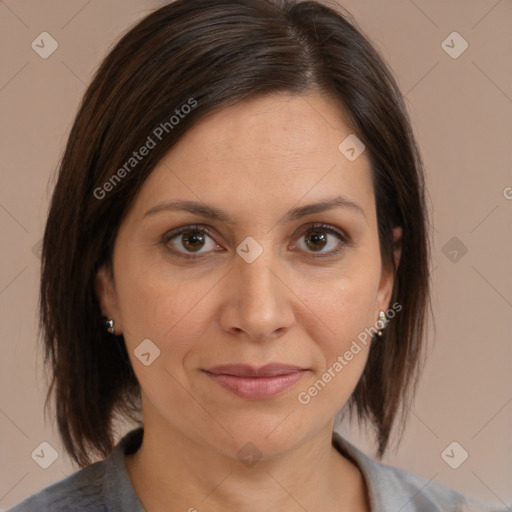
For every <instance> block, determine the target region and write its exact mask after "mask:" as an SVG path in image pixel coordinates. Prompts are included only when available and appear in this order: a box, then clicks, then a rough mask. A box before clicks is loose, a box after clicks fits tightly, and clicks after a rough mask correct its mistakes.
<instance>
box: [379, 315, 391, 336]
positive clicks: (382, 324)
mask: <svg viewBox="0 0 512 512" xmlns="http://www.w3.org/2000/svg"><path fill="white" fill-rule="evenodd" d="M388 322H389V320H388V319H387V318H386V313H384V311H380V312H379V319H378V320H377V324H379V327H380V329H379V330H378V331H377V336H382V329H384V328H385V327H386V325H388Z"/></svg>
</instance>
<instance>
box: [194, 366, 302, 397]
mask: <svg viewBox="0 0 512 512" xmlns="http://www.w3.org/2000/svg"><path fill="white" fill-rule="evenodd" d="M203 371H204V372H205V373H206V375H208V376H209V377H210V378H211V379H213V380H214V381H216V382H217V383H218V384H220V385H221V386H223V387H224V388H226V389H228V390H230V391H232V392H233V393H235V394H236V395H238V396H241V397H244V398H271V397H273V396H275V395H277V394H279V393H281V392H283V391H285V390H286V389H289V388H290V387H292V386H293V385H294V384H295V383H296V382H297V381H298V380H299V379H300V378H301V377H302V375H303V374H304V373H305V372H306V371H307V370H305V369H303V368H301V367H299V366H291V365H286V364H280V363H270V364H267V365H265V366H262V367H260V368H254V367H252V366H249V365H244V364H229V365H221V366H215V367H213V368H209V369H208V370H203Z"/></svg>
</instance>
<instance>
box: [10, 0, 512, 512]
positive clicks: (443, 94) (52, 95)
mask: <svg viewBox="0 0 512 512" xmlns="http://www.w3.org/2000/svg"><path fill="white" fill-rule="evenodd" d="M164 3H165V2H161V1H160V2H157V1H151V0H143V1H140V0H139V1H135V0H122V1H121V0H107V1H101V2H100V1H89V2H87V1H77V0H73V1H67V2H58V1H55V0H47V1H35V0H32V1H26V0H18V1H14V0H6V1H5V2H2V3H0V40H1V45H0V56H1V62H2V67H1V70H0V115H1V120H2V121H1V126H0V130H1V132H0V150H1V153H0V154H1V159H0V240H1V253H0V315H1V324H0V329H1V331H0V333H1V334H0V335H1V348H2V351H1V353H2V357H1V358H0V439H1V443H0V460H1V461H2V462H1V463H0V508H3V509H7V508H9V507H10V506H12V505H14V504H15V503H17V502H19V501H21V500H22V499H23V498H25V497H27V496H29V495H31V494H33V493H35V492H37V491H38V490H40V489H42V488H43V487H45V486H47V485H50V484H51V483H53V482H57V481H58V480H61V479H62V478H64V477H65V476H66V475H68V474H71V473H72V472H74V471H75V470H76V469H75V468H74V467H73V466H72V465H71V463H70V461H69V459H67V458H66V456H65V455H64V452H63V449H62V445H61V443H60V440H59V438H58V436H57V433H56V429H55V428H54V425H53V424H47V423H45V421H44V416H43V401H44V397H45V392H46V388H45V384H44V382H45V381H44V379H43V373H42V364H41V363H42V358H41V351H40V349H39V348H38V342H37V336H36V334H37V317H36V314H37V301H38V295H37V294H38V286H39V264H40V260H39V257H38V254H37V249H38V242H39V241H40V240H41V237H42V233H43V229H44V223H45V218H46V212H47V207H48V202H49V198H50V194H51V191H52V188H53V181H52V180H53V177H54V172H55V169H56V167H57V165H58V160H59V157H60V155H61V153H62V151H63V148H64V145H65V142H66V138H67V135H68V133H69V130H70V127H71V124H72V122H73V119H74V115H75V113H76V110H77V107H78V104H79V101H80V100H81V97H82V95H83V93H84V91H85V88H86V86H87V84H88V83H89V81H90V79H91V76H92V73H93V72H94V71H95V70H96V68H97V66H98V64H99V63H100V61H101V59H102V57H103V56H104V55H105V54H106V52H107V51H108V49H109V48H110V47H111V45H112V44H113V43H114V42H115V41H117V39H118V38H119V37H120V35H121V34H122V33H124V32H125V31H126V30H127V29H128V28H129V27H130V26H132V24H133V23H134V22H135V21H137V20H138V19H140V18H141V17H143V16H144V15H145V14H147V13H148V12H149V11H151V10H152V9H154V8H156V7H159V6H160V5H163V4H164ZM342 4H343V6H344V7H346V8H347V9H348V10H349V11H350V12H351V13H352V14H353V16H354V18H355V19H356V21H357V22H358V24H359V26H360V27H361V28H362V29H363V30H364V31H365V32H366V34H367V35H368V36H369V37H370V38H371V40H372V41H373V42H374V44H375V45H376V46H377V48H378V49H379V50H380V51H381V53H382V54H383V56H384V57H385V59H386V60H387V62H388V63H389V64H390V66H391V67H392V69H393V70H394V72H395V74H396V76H397V78H398V81H399V84H400V86H401V88H402V90H403V92H404V93H405V94H406V99H407V104H408V107H409V110H410V113H411V118H412V121H413V124H414V129H415V131H416V134H417V136H418V139H419V143H420V147H421V150H422V154H423V158H424V161H425V164H426V170H427V181H428V187H429V193H430V200H431V203H432V215H433V221H434V226H435V230H434V234H433V240H434V247H433V252H434V254H433V263H432V268H433V272H432V283H433V287H434V294H433V305H434V315H435V330H434V326H433V325H431V326H430V328H429V332H430V334H429V342H430V344H431V349H430V357H429V359H428V362H427V365H426V367H425V371H424V374H423V379H422V381H421V383H420V386H419V389H418V393H417V399H416V401H415V404H414V406H413V408H412V410H411V413H410V417H409V422H408V426H407V429H406V432H405V434H404V436H403V438H402V441H401V444H400V446H399V448H398V450H397V451H394V450H390V451H389V452H388V454H387V455H386V456H385V458H384V462H385V463H386V464H391V465H394V466H398V467H401V468H403V469H406V470H408V471H411V472H413V473H416V474H417V475H419V476H422V477H424V478H427V479H429V480H430V479H432V480H434V481H437V482H441V483H445V484H447V485H449V486H452V487H454V488H456V489H458V490H460V491H463V492H465V493H467V494H469V495H471V496H474V497H475V498H478V499H482V500H485V501H489V502H496V503H501V502H506V503H511V502H512V485H511V482H512V436H511V435H510V433H511V432H512V376H511V375H512V372H511V363H512V348H511V334H510V333H511V331H512V322H511V313H512V309H511V308H512V272H511V271H510V263H511V261H512V239H511V238H512V237H511V234H512V230H511V227H512V222H511V214H512V157H511V155H512V153H511V135H512V59H511V58H510V55H512V32H511V30H510V27H511V26H512V2H510V1H509V0H502V1H497V0H473V1H462V0H452V1H450V2H446V1H441V0H435V1H428V2H427V1H426V0H424V1H420V0H416V1H415V2H413V1H412V0H410V1H408V0H392V1H387V2H378V1H375V0H374V1H369V0H347V1H344V2H342ZM44 31H46V32H48V33H50V34H51V36H52V37H53V38H54V39H55V40H56V41H57V42H58V45H59V46H58V49H57V50H56V51H55V52H54V53H53V54H52V55H51V56H50V57H49V58H47V59H43V58H41V57H40V56H39V55H38V54H37V53H36V52H35V51H34V50H33V49H32V47H31V43H32V41H33V40H34V39H36V37H37V36H38V35H39V34H40V33H41V32H44ZM454 31H456V32H458V33H459V34H460V35H461V36H462V37H463V38H464V39H465V40H466V41H467V43H468V45H469V46H468V48H467V50H466V51H465V52H464V53H462V54H461V55H460V56H459V57H458V58H452V57H451V56H450V55H448V54H447V53H446V52H445V50H443V47H442V42H443V41H444V40H445V39H446V38H447V36H449V35H450V34H451V33H452V32H454ZM448 44H449V45H450V46H453V47H454V48H453V49H452V51H456V50H457V49H459V48H461V47H460V46H457V45H460V44H461V40H457V39H456V40H455V42H453V43H452V42H451V39H450V38H449V39H448ZM464 247H465V248H466V249H467V252H466V253H465V254H464V255H463V256H462V257H460V256H461V254H462V252H464ZM454 251H455V252H454ZM127 428H129V427H128V426H127ZM336 428H337V430H339V431H340V432H341V433H342V434H343V435H345V436H346V437H347V438H348V439H349V440H350V441H351V442H353V443H354V444H356V445H357V446H359V447H360V448H361V449H363V450H364V451H366V452H367V453H369V454H373V453H374V450H375V445H374V444H373V442H372V440H371V437H369V436H368V434H365V433H364V432H358V430H357V428H356V427H355V424H354V426H353V428H349V426H348V425H341V424H337V425H336ZM43 441H46V442H48V443H50V444H51V445H52V446H53V447H54V448H55V449H56V450H57V452H58V453H59V457H58V459H57V460H56V461H55V462H54V464H52V465H51V466H50V467H49V468H48V469H42V468H40V467H39V466H38V465H37V464H36V463H35V462H34V460H32V458H31V453H32V452H33V450H34V449H35V448H36V447H37V446H38V445H39V444H40V443H41V442H43ZM453 441H456V442H458V443H459V444H460V445H461V446H462V447H463V448H464V449H465V450H466V451H467V452H468V453H469V458H468V459H467V460H466V461H465V462H464V463H463V464H462V465H460V466H459V467H458V468H457V469H452V468H451V467H449V466H448V465H447V464H446V462H445V461H444V460H443V458H442V457H441V453H442V452H443V450H444V449H445V448H446V447H447V446H448V445H449V444H450V443H452V442H453ZM456 455H457V456H458V454H457V453H456Z"/></svg>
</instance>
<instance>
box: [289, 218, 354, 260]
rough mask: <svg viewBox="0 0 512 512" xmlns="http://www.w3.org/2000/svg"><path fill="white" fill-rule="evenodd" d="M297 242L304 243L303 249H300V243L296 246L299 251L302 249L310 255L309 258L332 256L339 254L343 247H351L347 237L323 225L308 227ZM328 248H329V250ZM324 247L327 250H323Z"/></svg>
mask: <svg viewBox="0 0 512 512" xmlns="http://www.w3.org/2000/svg"><path fill="white" fill-rule="evenodd" d="M336 239H337V241H336ZM299 240H300V242H302V240H304V241H305V243H304V246H305V248H304V247H300V245H301V244H300V243H299V244H297V245H298V246H299V249H303V250H304V251H305V252H308V253H310V255H311V256H314V257H319V258H322V257H329V256H334V255H336V254H338V253H339V252H341V251H342V250H343V249H344V248H345V246H347V245H351V243H350V238H349V237H348V236H347V235H345V234H344V233H342V232H341V231H338V230H337V229H335V228H333V227H331V226H329V225H324V224H321V225H314V226H312V227H310V229H308V230H307V231H306V232H305V233H304V234H303V235H302V236H301V238H300V239H299ZM329 246H330V247H331V249H330V250H329ZM326 247H327V248H328V249H327V250H324V249H325V248H326ZM314 253H317V254H314Z"/></svg>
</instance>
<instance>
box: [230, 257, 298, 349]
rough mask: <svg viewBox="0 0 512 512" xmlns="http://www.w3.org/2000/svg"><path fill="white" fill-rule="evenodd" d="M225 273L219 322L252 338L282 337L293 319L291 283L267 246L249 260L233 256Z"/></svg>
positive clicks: (253, 339) (239, 333)
mask: <svg viewBox="0 0 512 512" xmlns="http://www.w3.org/2000/svg"><path fill="white" fill-rule="evenodd" d="M233 266H234V268H233V269H232V271H231V272H229V273H228V275H227V277H226V279H227V282H226V286H225V289H226V290H227V293H226V295H225V296H224V300H223V303H222V313H221V325H222V327H223V329H224V330H225V331H226V332H230V333H231V334H232V335H237V336H239V337H246V338H248V339H250V340H252V341H257V342H258V341H259V342H261V341H265V340H269V339H274V338H275V337H277V336H282V335H283V334H284V333H285V332H287V331H288V330H289V329H290V328H291V326H292V325H293V323H294V322H295V312H294V307H293V305H294V299H295V300H297V299H296V297H295V295H294V294H293V291H292V290H293V283H290V282H287V280H288V281H289V280H290V278H289V276H287V274H288V273H286V272H285V271H284V268H283V266H282V265H279V261H278V258H277V257H275V256H274V254H273V251H272V250H271V249H270V248H269V247H265V248H264V250H263V253H262V254H261V255H260V256H259V257H258V258H257V259H256V260H254V261H253V262H252V263H248V262H247V261H245V260H244V259H243V258H242V257H240V256H238V255H236V256H235V259H234V262H233Z"/></svg>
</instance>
